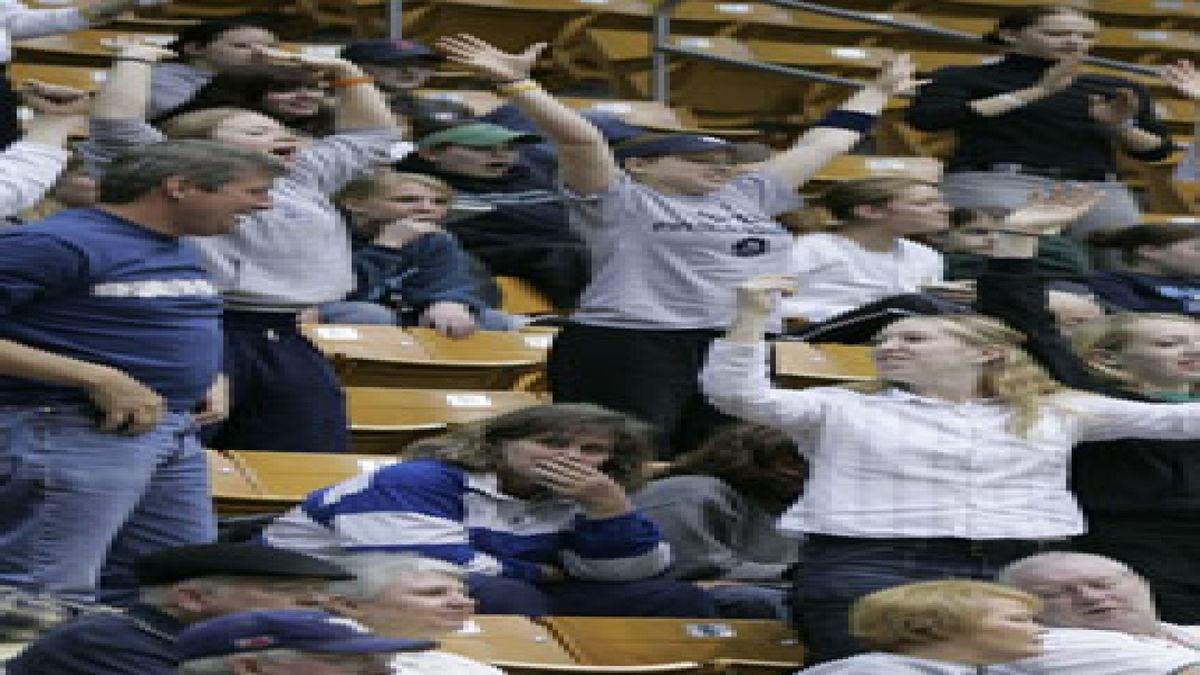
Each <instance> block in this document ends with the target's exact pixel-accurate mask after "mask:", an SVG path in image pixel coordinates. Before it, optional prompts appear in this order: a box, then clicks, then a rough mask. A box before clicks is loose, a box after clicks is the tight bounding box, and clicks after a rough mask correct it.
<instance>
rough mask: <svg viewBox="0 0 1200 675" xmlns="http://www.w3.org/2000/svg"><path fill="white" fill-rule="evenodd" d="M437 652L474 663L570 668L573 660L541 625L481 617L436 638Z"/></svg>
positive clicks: (523, 619) (514, 618) (522, 618)
mask: <svg viewBox="0 0 1200 675" xmlns="http://www.w3.org/2000/svg"><path fill="white" fill-rule="evenodd" d="M438 642H440V643H441V648H442V649H444V650H446V651H448V652H453V653H455V654H461V655H462V656H466V657H469V658H472V659H475V660H476V661H482V662H484V663H495V662H497V661H514V662H521V663H531V664H533V663H536V664H557V665H572V664H574V663H575V659H574V658H572V656H571V654H570V653H569V652H568V651H567V650H566V649H564V648H563V646H562V645H561V644H559V642H558V640H556V639H555V637H554V636H553V635H552V634H551V633H550V631H549V630H548V629H547V628H546V627H545V626H543V625H541V624H539V623H536V622H534V620H533V619H530V618H529V617H526V616H509V615H503V614H481V615H477V616H475V617H473V618H472V619H471V620H470V621H468V622H467V624H466V625H465V626H463V628H462V630H459V631H456V632H454V633H450V634H448V635H442V636H439V637H438Z"/></svg>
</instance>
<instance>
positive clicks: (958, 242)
mask: <svg viewBox="0 0 1200 675" xmlns="http://www.w3.org/2000/svg"><path fill="white" fill-rule="evenodd" d="M1009 212H1010V211H1009V209H999V208H991V209H989V208H983V207H979V208H967V207H961V206H960V207H958V208H956V209H953V210H952V211H950V227H949V229H947V230H943V231H942V232H936V233H933V234H931V235H928V236H927V237H926V238H925V239H924V241H926V242H927V243H928V244H929V245H930V246H932V247H933V248H935V249H937V250H938V251H940V252H941V253H942V260H943V261H945V263H946V269H945V274H944V276H945V278H946V279H947V280H950V281H954V280H957V279H977V278H979V275H980V274H982V273H983V268H984V266H985V264H986V262H987V257H986V256H987V254H988V253H989V252H990V251H991V250H992V248H993V247H994V246H995V231H996V230H997V229H998V228H1002V227H1004V217H1005V216H1007V215H1008V213H1009ZM1037 261H1038V272H1039V273H1040V274H1041V275H1042V276H1044V277H1045V278H1046V279H1049V280H1060V281H1070V282H1077V283H1083V282H1086V281H1087V278H1088V276H1089V275H1090V274H1091V271H1092V266H1091V263H1090V262H1089V260H1088V255H1087V251H1085V250H1084V249H1083V247H1081V246H1080V245H1079V244H1077V243H1075V241H1073V240H1071V239H1069V238H1067V237H1064V236H1062V235H1057V234H1054V235H1046V236H1043V237H1039V238H1038V255H1037Z"/></svg>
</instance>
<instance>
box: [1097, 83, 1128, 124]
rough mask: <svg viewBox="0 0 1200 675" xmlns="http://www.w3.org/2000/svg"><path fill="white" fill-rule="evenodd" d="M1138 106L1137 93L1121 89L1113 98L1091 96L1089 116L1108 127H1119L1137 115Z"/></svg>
mask: <svg viewBox="0 0 1200 675" xmlns="http://www.w3.org/2000/svg"><path fill="white" fill-rule="evenodd" d="M1138 104H1139V100H1138V95H1137V92H1136V91H1134V90H1132V89H1127V88H1121V89H1118V90H1117V91H1116V93H1114V94H1113V95H1112V96H1101V95H1099V94H1092V95H1091V96H1089V97H1088V114H1089V115H1091V117H1092V119H1094V120H1096V121H1097V122H1099V123H1100V124H1102V125H1104V126H1106V127H1119V126H1121V125H1123V124H1125V123H1126V122H1128V121H1129V120H1132V119H1133V118H1134V117H1135V116H1136V115H1137V111H1138Z"/></svg>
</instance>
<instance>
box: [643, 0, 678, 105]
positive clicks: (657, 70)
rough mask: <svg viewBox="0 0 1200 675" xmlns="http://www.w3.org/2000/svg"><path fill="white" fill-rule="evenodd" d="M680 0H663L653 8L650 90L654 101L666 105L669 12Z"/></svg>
mask: <svg viewBox="0 0 1200 675" xmlns="http://www.w3.org/2000/svg"><path fill="white" fill-rule="evenodd" d="M680 1H681V0H663V2H661V3H660V4H659V5H658V7H656V8H655V9H654V28H653V40H654V42H653V43H652V44H651V45H650V69H651V73H650V76H651V78H652V79H651V84H650V92H651V95H652V96H653V97H654V100H655V101H658V102H659V103H662V104H663V105H667V103H668V102H669V100H670V98H671V73H670V70H669V67H670V65H671V63H670V56H669V55H668V52H669V49H668V48H669V47H670V46H671V45H670V41H671V12H674V11H675V7H676V6H677V5H678V4H679V3H680Z"/></svg>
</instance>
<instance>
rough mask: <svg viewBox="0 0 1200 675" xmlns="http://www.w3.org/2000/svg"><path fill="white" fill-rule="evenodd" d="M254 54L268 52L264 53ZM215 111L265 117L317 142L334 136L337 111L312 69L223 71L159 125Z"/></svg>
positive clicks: (235, 68) (241, 68) (261, 66)
mask: <svg viewBox="0 0 1200 675" xmlns="http://www.w3.org/2000/svg"><path fill="white" fill-rule="evenodd" d="M254 52H255V53H258V54H263V53H265V52H264V51H263V49H262V48H257V49H255V50H254ZM335 83H336V81H335ZM215 108H237V109H239V110H252V111H254V112H257V113H262V114H263V115H266V116H267V117H271V118H273V119H275V120H277V121H278V122H280V123H282V124H284V125H286V126H287V127H288V128H289V129H291V130H292V131H294V132H296V133H299V134H303V135H304V136H309V137H312V138H320V137H322V136H328V135H330V134H332V133H333V132H334V110H333V107H332V106H331V105H330V104H329V101H327V99H326V92H325V85H324V83H323V82H322V81H321V78H320V77H319V76H318V74H317V73H316V72H314V71H313V70H312V69H309V68H298V67H296V66H289V65H280V64H268V63H260V64H251V65H245V66H231V67H229V68H226V69H225V70H222V71H221V72H219V73H217V74H216V75H214V76H213V77H212V78H211V79H210V80H209V81H208V82H206V83H205V84H204V86H202V87H200V88H199V89H197V90H196V93H194V94H192V97H191V98H189V99H188V100H186V101H185V102H183V103H182V104H181V105H179V106H177V107H175V108H172V109H170V110H168V111H166V112H164V113H163V114H162V115H161V116H159V118H157V119H156V120H155V122H156V123H157V124H159V125H160V126H164V125H165V124H166V123H168V122H169V121H170V120H171V118H173V117H176V116H179V115H182V114H184V113H188V112H194V111H197V110H211V109H215Z"/></svg>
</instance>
